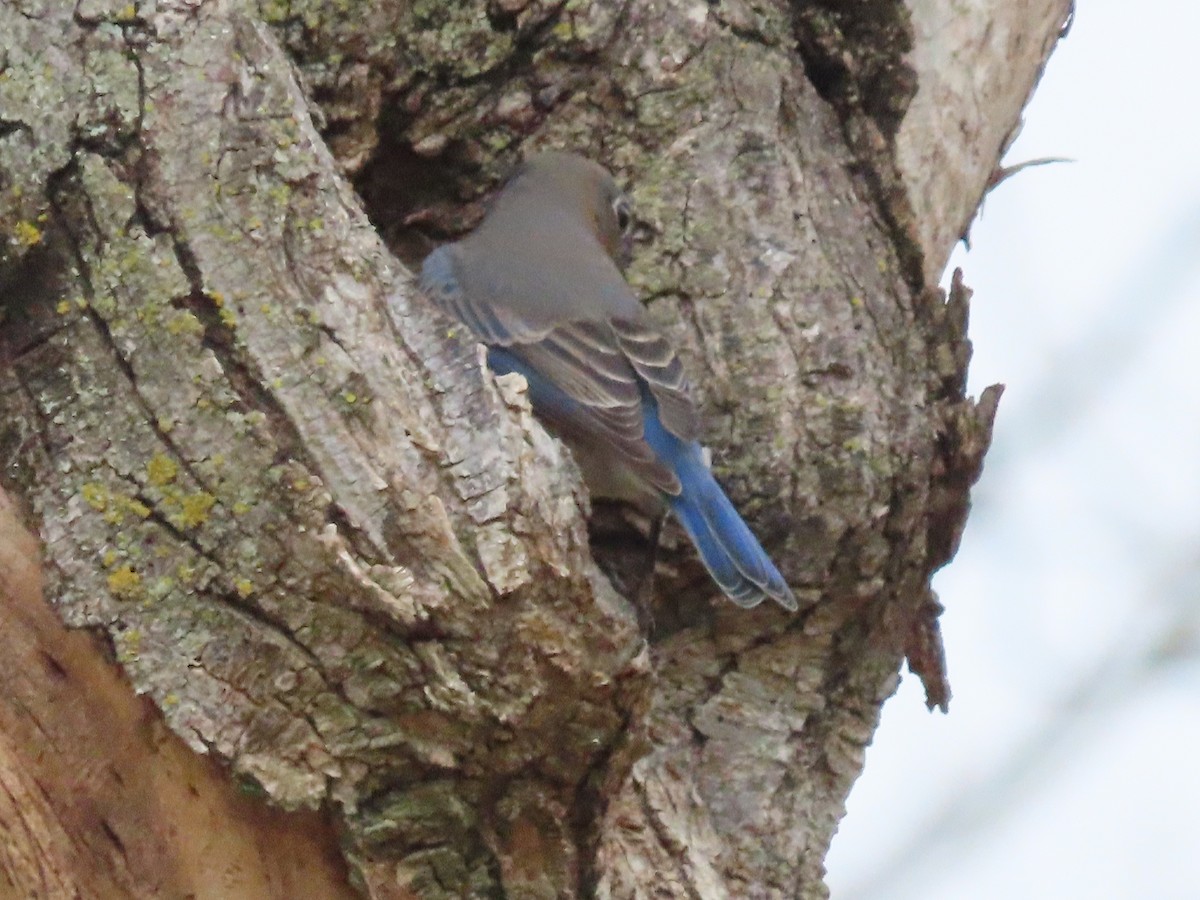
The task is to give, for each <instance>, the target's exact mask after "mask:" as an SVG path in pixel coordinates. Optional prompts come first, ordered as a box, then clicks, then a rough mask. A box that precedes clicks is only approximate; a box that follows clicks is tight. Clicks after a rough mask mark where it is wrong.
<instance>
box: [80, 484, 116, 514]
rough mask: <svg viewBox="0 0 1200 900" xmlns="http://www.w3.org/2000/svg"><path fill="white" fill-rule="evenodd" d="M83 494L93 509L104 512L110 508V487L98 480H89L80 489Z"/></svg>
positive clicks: (85, 500)
mask: <svg viewBox="0 0 1200 900" xmlns="http://www.w3.org/2000/svg"><path fill="white" fill-rule="evenodd" d="M80 493H81V494H82V495H83V500H84V502H85V503H87V505H88V506H90V507H91V508H92V509H94V510H96V511H97V512H104V510H105V509H107V508H108V498H109V493H108V488H106V487H105V486H104V485H102V484H100V483H99V482H96V481H89V482H88V483H87V484H85V485H84V486H83V488H82V489H81V490H80Z"/></svg>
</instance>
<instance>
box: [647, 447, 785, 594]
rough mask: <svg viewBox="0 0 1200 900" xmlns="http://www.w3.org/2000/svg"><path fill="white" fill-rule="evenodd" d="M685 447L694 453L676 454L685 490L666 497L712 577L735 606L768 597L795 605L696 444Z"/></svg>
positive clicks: (781, 577)
mask: <svg viewBox="0 0 1200 900" xmlns="http://www.w3.org/2000/svg"><path fill="white" fill-rule="evenodd" d="M687 450H688V451H693V452H685V453H683V454H680V455H679V456H678V457H677V458H676V468H675V471H676V474H677V475H678V476H679V480H680V483H681V484H682V485H683V491H682V492H681V493H680V494H679V496H677V497H669V498H668V500H669V502H670V505H671V511H672V512H674V513H675V515H676V517H677V518H678V519H679V521H680V523H681V524H682V525H683V527H684V530H685V531H687V533H688V536H689V537H690V538H691V539H692V543H694V544H695V545H696V550H697V551H698V552H699V554H700V559H701V560H702V561H703V562H704V565H705V568H707V569H708V571H709V574H710V575H712V577H713V580H714V581H716V582H717V584H718V585H720V587H721V590H722V591H724V592H725V594H726V595H727V596H728V597H729V599H730V600H732V601H733V602H734V603H736V604H738V605H739V606H744V607H752V606H757V605H758V604H759V603H761V602H762V601H763V599H764V598H766V597H770V598H771V599H772V600H774V601H775V602H776V603H778V604H779V605H780V606H782V607H784V608H785V609H789V610H793V611H795V610H796V609H798V604H797V603H796V598H795V596H794V595H793V594H792V591H791V589H790V588H789V587H788V586H787V582H785V581H784V580H783V576H782V575H781V574H780V573H779V570H778V569H777V568H776V567H775V564H774V563H773V562H771V558H770V557H769V556H767V553H766V551H765V550H763V548H762V545H761V544H759V542H758V539H757V538H755V536H754V534H753V533H752V532H751V531H750V529H749V527H748V526H747V525H746V523H745V522H744V521H743V520H742V517H741V516H739V515H738V513H737V510H735V509H734V508H733V504H732V503H730V502H729V498H728V497H726V496H725V492H724V491H723V490H721V486H720V485H719V484H717V481H716V479H715V478H713V476H712V473H711V472H709V470H708V467H707V466H706V465H705V464H704V460H703V459H702V458H701V456H700V448H699V445H693V446H692V447H688V448H687Z"/></svg>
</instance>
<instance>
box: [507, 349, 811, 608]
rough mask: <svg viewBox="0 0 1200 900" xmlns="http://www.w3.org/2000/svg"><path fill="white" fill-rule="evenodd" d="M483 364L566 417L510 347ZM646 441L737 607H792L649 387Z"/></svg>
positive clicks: (560, 402)
mask: <svg viewBox="0 0 1200 900" xmlns="http://www.w3.org/2000/svg"><path fill="white" fill-rule="evenodd" d="M488 366H489V367H490V368H491V369H492V371H493V372H495V373H496V374H498V375H502V374H505V373H508V372H520V373H521V374H522V375H524V376H525V380H526V381H527V382H528V383H529V399H530V402H531V403H532V404H533V408H534V410H535V411H536V412H538V414H539V415H541V416H543V417H544V418H546V419H549V420H550V421H551V422H552V423H553V422H559V423H560V424H561V423H562V422H569V421H570V419H571V416H572V411H573V410H576V409H578V408H579V405H580V404H579V401H578V400H575V399H574V398H572V397H570V396H569V395H568V394H566V393H565V392H564V391H563V390H562V389H561V388H559V387H558V386H556V385H554V384H551V383H550V382H549V381H547V380H546V379H545V378H543V377H542V376H541V375H540V374H539V373H538V372H537V371H536V370H534V369H533V368H531V367H530V366H528V365H526V364H525V363H524V362H523V361H522V360H521V359H520V358H519V357H517V356H516V355H514V354H513V353H512V352H511V351H509V350H507V349H505V348H502V347H490V348H489V350H488ZM642 409H643V412H644V416H643V428H644V429H645V431H644V434H645V438H646V443H648V444H649V445H650V448H651V449H652V450H653V451H654V453H655V455H656V456H657V457H658V459H659V460H660V461H661V462H663V463H665V464H666V465H667V466H669V467H670V468H671V470H672V471H674V472H675V475H676V477H678V479H679V483H680V486H681V487H682V490H681V491H680V493H679V495H678V496H673V495H670V494H667V495H666V496H665V497H664V499H665V500H666V501H667V503H668V504H669V505H670V507H671V511H672V512H673V513H675V516H676V518H678V519H679V521H680V523H681V524H682V525H683V527H684V530H685V531H687V533H688V537H690V538H691V539H692V543H693V544H695V545H696V550H697V551H699V553H700V559H701V560H702V561H703V563H704V566H705V568H707V569H708V571H709V574H711V575H712V577H713V580H714V581H716V583H717V584H718V585H719V586H720V588H721V590H722V591H724V592H725V594H726V596H728V597H729V599H730V600H732V601H733V602H734V603H736V604H737V605H738V606H744V607H747V608H748V607H751V606H757V605H758V604H760V603H762V601H763V598H765V597H770V598H771V599H772V600H774V601H775V602H776V603H778V604H779V605H780V606H782V607H783V608H784V609H789V610H792V611H793V612H794V611H795V610H796V609H798V608H799V607H798V605H797V603H796V598H795V596H794V595H793V594H792V592H791V589H790V588H788V586H787V582H785V581H784V580H783V576H782V575H780V574H779V570H778V569H777V568H775V564H774V563H773V562H771V558H770V557H769V556H767V554H766V551H765V550H763V548H762V547H761V546H760V545H759V543H758V540H757V538H755V537H754V535H753V534H752V533H751V531H750V529H749V527H747V525H746V523H745V522H743V521H742V517H741V516H739V515H738V513H737V510H736V509H734V508H733V504H732V503H730V502H729V498H728V497H726V496H725V492H724V491H723V490H721V486H720V485H719V484H717V482H716V479H714V478H713V476H712V473H711V472H710V471H709V470H708V466H706V465H705V464H704V453H703V450H701V448H700V445H699V444H698V443H697V442H695V441H684V440H682V439H680V438H679V437H677V436H676V435H674V434H672V433H671V432H669V431H668V430H667V429H666V428H664V427H663V425H662V423H661V422H660V421H659V418H658V407H657V404H655V402H654V399H653V397H652V396H651V395H650V393H649V391H647V390H643V392H642Z"/></svg>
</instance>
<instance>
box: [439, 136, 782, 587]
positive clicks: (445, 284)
mask: <svg viewBox="0 0 1200 900" xmlns="http://www.w3.org/2000/svg"><path fill="white" fill-rule="evenodd" d="M629 225H630V207H629V201H628V200H627V199H626V198H625V196H624V194H622V192H621V190H620V189H619V188H618V187H617V184H616V182H614V181H613V179H612V176H611V175H609V174H608V172H607V171H605V170H604V169H603V168H602V167H601V166H599V165H597V164H596V163H593V162H591V161H590V160H587V159H584V158H583V157H581V156H577V155H574V154H569V153H543V154H540V155H537V156H534V157H532V158H530V159H529V160H527V161H526V162H525V163H524V164H523V165H522V166H521V167H520V168H519V169H518V170H517V172H516V174H515V175H514V176H513V178H512V179H511V180H510V181H509V183H508V184H507V185H506V186H505V188H504V190H503V191H501V192H500V194H499V195H498V196H497V197H496V199H495V201H494V202H493V204H492V206H491V208H490V209H489V211H488V213H487V215H486V216H485V217H484V219H483V221H482V222H481V223H480V224H479V227H478V228H476V229H475V230H474V231H472V232H471V233H470V234H469V235H467V236H466V237H465V238H463V239H462V240H461V241H458V242H457V243H454V244H447V245H445V246H443V247H439V248H438V249H436V250H434V251H433V252H432V253H430V254H429V256H428V257H426V259H425V263H424V265H423V266H422V269H421V288H422V290H423V291H424V292H425V293H426V294H427V295H428V296H429V297H430V298H431V299H432V300H433V301H434V302H436V303H437V304H438V306H440V307H441V308H442V309H443V310H445V311H446V312H448V313H449V314H450V315H452V316H454V317H455V318H457V319H458V320H460V321H461V322H462V323H463V324H464V325H466V326H467V327H468V328H469V329H470V330H471V332H472V333H473V334H474V336H475V337H476V338H477V339H478V340H479V341H481V342H482V343H483V344H485V345H486V346H487V351H488V352H487V359H488V366H489V367H490V368H491V369H492V371H493V372H495V373H496V374H506V373H509V372H519V373H520V374H521V375H523V376H524V377H525V380H526V381H527V382H528V383H529V400H530V403H531V405H532V406H533V410H534V412H535V413H536V414H537V415H538V417H539V418H540V419H541V420H542V421H543V422H544V423H545V424H546V425H547V426H548V427H549V428H550V430H551V431H553V432H555V433H556V434H558V435H559V436H560V437H561V438H562V439H563V440H565V441H566V442H567V444H568V446H570V447H571V449H572V451H573V452H574V454H575V457H576V460H577V462H578V463H579V466H580V470H581V471H582V472H583V475H584V479H585V481H586V482H587V484H588V488H589V490H590V491H591V492H592V494H593V496H601V497H612V498H616V499H622V500H628V501H633V502H641V503H643V504H645V502H646V500H647V499H651V500H652V501H653V502H654V504H655V506H656V507H658V508H661V504H662V503H663V501H665V502H666V504H667V505H668V506H669V507H670V509H671V511H672V512H674V514H675V516H676V517H677V518H678V519H679V521H680V522H681V523H682V524H683V527H684V529H685V530H686V531H687V533H688V536H689V537H691V539H692V543H694V544H695V545H696V549H697V550H698V551H699V553H700V558H701V559H702V560H703V561H704V565H705V566H706V567H707V568H708V571H709V572H710V573H711V574H712V577H713V579H714V580H715V581H716V582H717V584H718V585H720V587H721V590H722V591H724V592H725V594H726V595H727V596H728V597H729V598H730V599H731V600H733V602H734V603H737V604H738V605H739V606H745V607H751V606H756V605H757V604H758V603H760V602H761V601H762V599H763V598H764V597H771V598H772V599H773V600H775V601H776V602H777V603H779V604H780V605H781V606H783V607H785V608H786V609H790V610H795V609H796V608H797V605H796V598H795V597H794V596H793V595H792V592H791V590H790V589H789V588H788V586H787V583H786V582H785V581H784V580H783V576H782V575H780V574H779V570H778V569H776V568H775V565H774V563H772V562H771V560H770V558H769V557H768V556H767V554H766V552H765V551H764V550H763V549H762V547H761V546H760V545H759V543H758V541H757V540H756V539H755V537H754V535H753V534H752V533H751V532H750V529H749V528H748V527H747V526H746V523H745V522H743V521H742V518H741V516H739V515H738V514H737V511H736V510H735V509H734V508H733V505H732V504H731V503H730V502H729V498H728V497H726V496H725V493H724V491H722V490H721V487H720V485H718V484H717V482H716V481H715V480H714V479H713V476H712V473H711V472H710V471H709V469H708V466H707V464H706V463H705V460H704V454H703V450H702V448H701V446H700V444H699V442H698V440H697V439H698V437H699V435H700V423H699V417H698V415H697V412H696V407H695V406H694V404H693V403H692V400H691V398H690V397H689V395H688V384H687V379H686V377H685V375H684V373H683V367H682V366H681V365H680V362H679V358H678V357H677V356H676V354H675V351H674V350H673V349H672V347H671V346H670V345H669V344H668V343H667V341H666V339H665V338H664V337H663V335H662V334H661V333H660V332H659V330H658V329H657V328H656V327H655V325H654V323H653V322H652V321H651V320H650V318H649V316H647V315H646V313H645V311H644V310H643V308H642V305H641V303H639V302H638V300H637V298H636V297H634V295H633V293H632V291H630V289H629V285H628V284H626V282H625V278H624V275H623V274H622V262H623V260H624V257H625V255H626V248H627V243H626V240H627V235H628V231H629Z"/></svg>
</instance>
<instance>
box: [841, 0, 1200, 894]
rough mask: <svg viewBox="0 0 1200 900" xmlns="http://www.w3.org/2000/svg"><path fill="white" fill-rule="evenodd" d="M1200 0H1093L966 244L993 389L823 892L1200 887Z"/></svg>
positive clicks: (980, 357) (974, 372) (978, 385)
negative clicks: (926, 643) (932, 666)
mask: <svg viewBox="0 0 1200 900" xmlns="http://www.w3.org/2000/svg"><path fill="white" fill-rule="evenodd" d="M1198 42H1200V3H1194V2H1189V0H1150V2H1142V3H1129V2H1122V0H1083V2H1081V3H1080V4H1079V10H1078V16H1077V18H1076V22H1075V25H1074V28H1073V30H1072V32H1071V35H1070V36H1069V38H1068V39H1067V40H1066V41H1065V42H1063V43H1062V44H1060V46H1059V48H1058V50H1057V51H1056V53H1055V55H1054V57H1053V58H1052V60H1051V62H1050V64H1049V66H1048V68H1047V71H1046V75H1045V77H1044V79H1043V81H1042V83H1041V85H1040V86H1039V87H1038V89H1037V92H1036V94H1035V95H1034V98H1033V100H1032V102H1031V103H1030V105H1029V107H1028V108H1027V110H1026V114H1025V123H1026V124H1025V128H1024V131H1023V132H1022V135H1021V137H1020V138H1019V140H1018V141H1017V143H1016V145H1015V146H1014V147H1013V149H1012V151H1011V152H1010V153H1009V155H1008V157H1007V158H1006V163H1007V164H1010V165H1011V164H1014V163H1018V162H1020V161H1022V160H1025V159H1031V158H1035V157H1041V156H1066V157H1071V158H1073V159H1075V160H1077V161H1076V162H1074V163H1071V164H1065V165H1052V166H1045V167H1041V168H1034V169H1030V170H1026V171H1025V172H1023V173H1020V174H1018V175H1017V176H1016V177H1014V178H1013V179H1011V180H1009V181H1007V182H1005V183H1004V184H1002V185H1001V186H1000V187H998V188H997V189H996V191H995V192H994V193H993V194H991V195H990V196H989V197H988V199H987V203H986V206H985V208H984V211H983V214H982V217H981V218H980V219H979V220H978V221H976V223H975V225H974V227H973V229H972V240H973V247H974V249H973V250H972V251H971V252H970V253H966V252H964V251H963V250H962V248H960V249H959V251H958V252H957V253H956V255H955V258H954V260H953V262H952V265H959V266H962V267H963V269H964V272H965V276H966V282H967V284H968V285H970V286H971V287H972V288H974V289H975V297H974V300H973V303H972V307H971V337H972V339H973V341H974V343H975V359H974V361H973V363H972V367H971V389H972V391H973V393H975V394H976V395H977V394H978V392H979V391H980V390H982V388H983V387H985V386H986V385H988V384H991V383H992V382H996V381H999V382H1003V383H1005V384H1006V385H1007V391H1006V393H1005V395H1004V399H1003V400H1002V402H1001V404H1000V413H999V416H998V417H997V421H996V433H995V441H994V444H993V448H992V451H991V453H990V454H989V456H988V458H987V461H986V463H985V469H984V475H983V479H982V481H981V482H980V484H979V485H978V486H977V488H976V490H975V492H974V495H973V497H974V510H973V512H972V514H971V518H970V520H969V523H968V527H967V531H966V535H965V537H964V540H963V545H962V549H961V550H960V552H959V554H958V557H957V558H956V559H955V560H954V561H953V562H952V563H951V564H950V566H949V567H948V568H947V569H946V570H945V571H943V572H941V573H940V574H939V575H938V576H937V578H936V579H935V582H934V584H935V587H936V588H937V590H938V592H939V594H940V596H941V599H942V602H943V603H944V604H945V606H946V607H947V611H946V613H945V615H944V617H943V619H942V624H943V629H944V636H945V642H946V650H947V655H948V659H949V666H950V677H951V684H952V687H953V689H954V700H953V701H952V702H951V705H950V715H949V716H941V715H940V714H932V715H931V714H929V713H926V712H925V709H924V706H923V703H922V693H921V690H920V686H919V684H918V683H917V682H916V679H915V678H912V677H911V676H906V677H905V682H904V684H903V686H902V687H901V689H900V691H899V693H898V694H897V696H896V697H894V698H893V699H892V700H891V701H889V703H888V705H887V707H886V708H885V710H884V720H883V725H882V727H881V728H880V730H879V733H878V734H877V736H876V741H875V745H874V746H873V747H872V748H871V749H870V750H868V753H867V767H866V773H865V775H864V776H863V778H862V779H861V780H860V781H859V783H858V785H856V787H855V789H854V791H853V793H852V794H851V797H850V801H849V812H848V814H847V817H846V819H845V820H844V821H843V823H842V826H841V830H840V832H839V834H838V836H837V837H836V838H835V839H834V845H833V850H832V852H831V854H830V856H829V861H828V862H829V877H828V881H829V885H830V888H831V891H832V896H833V900H918V898H919V900H963V898H971V900H1013V898H1022V900H1043V898H1047V900H1048V898H1054V900H1060V898H1069V900H1078V898H1103V900H1110V898H1112V900H1115V898H1154V900H1175V898H1178V900H1195V898H1197V897H1200V409H1198V407H1200V403H1198V402H1197V394H1198V393H1200V51H1198V49H1197V44H1198Z"/></svg>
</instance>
